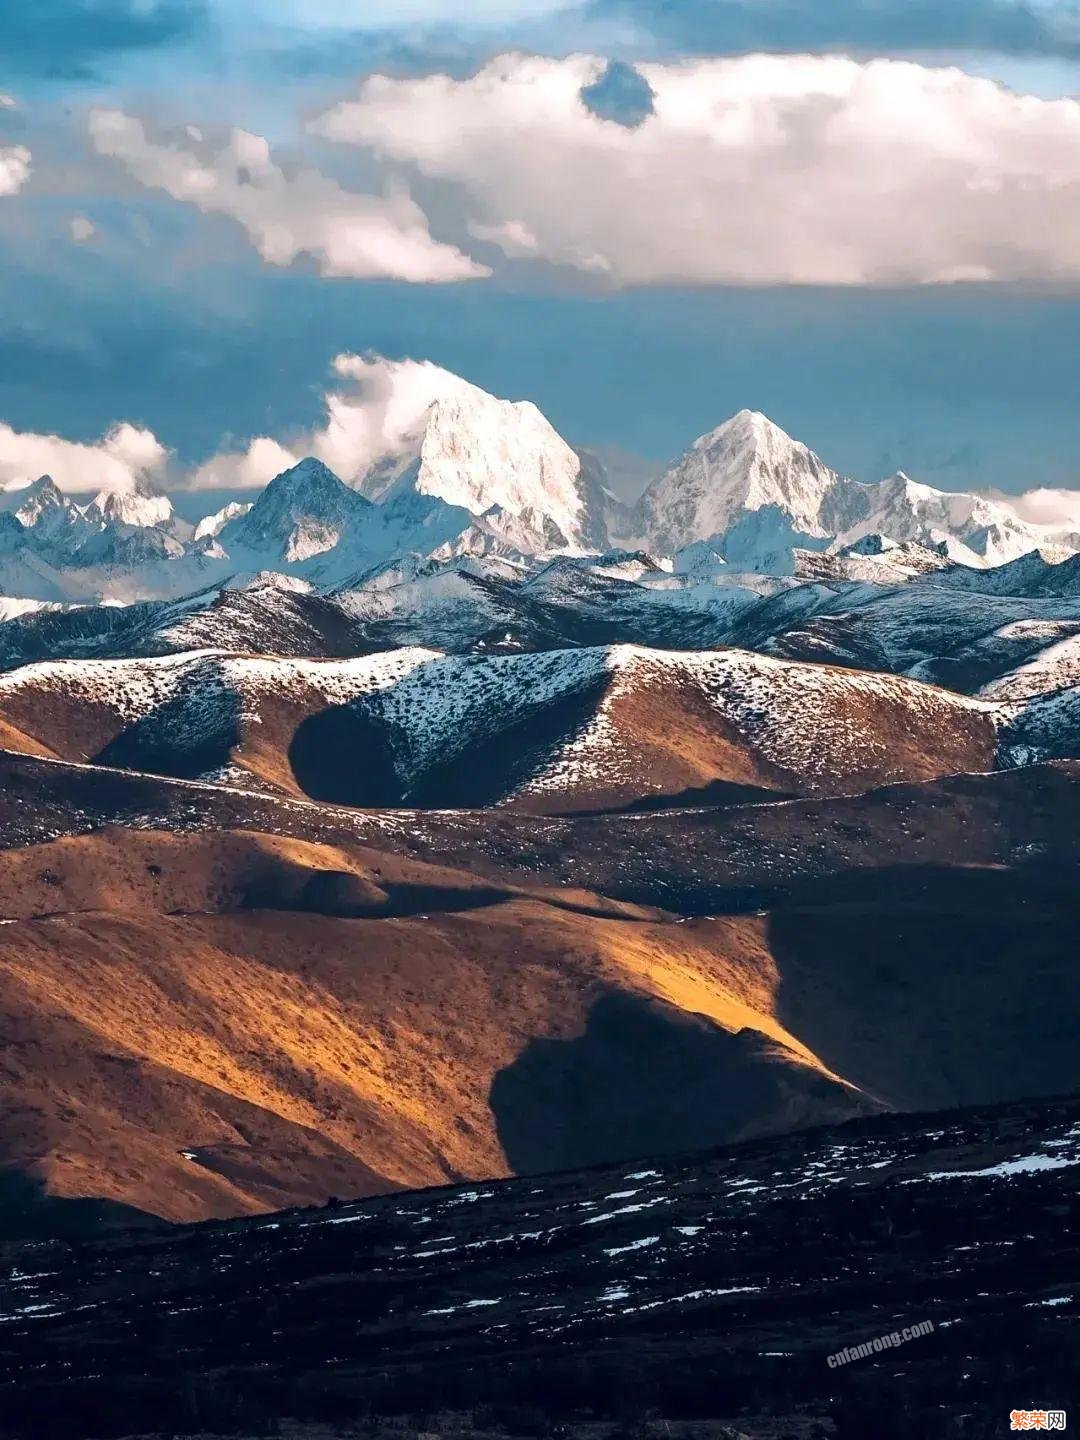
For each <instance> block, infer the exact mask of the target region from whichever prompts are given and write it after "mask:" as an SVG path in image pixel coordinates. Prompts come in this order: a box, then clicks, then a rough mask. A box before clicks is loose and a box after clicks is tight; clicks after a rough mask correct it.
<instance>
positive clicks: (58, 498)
mask: <svg viewBox="0 0 1080 1440" xmlns="http://www.w3.org/2000/svg"><path fill="white" fill-rule="evenodd" d="M5 498H6V499H7V505H6V506H5V509H9V510H10V511H11V512H12V514H13V515H14V516H15V517H16V519H17V520H20V521H21V522H22V523H23V524H24V525H25V526H27V528H29V527H31V526H33V525H36V524H37V523H38V521H39V520H40V519H41V518H42V517H43V516H45V515H47V514H49V513H50V512H52V511H56V510H74V508H75V507H74V505H73V504H72V502H71V501H70V500H69V499H68V498H67V496H66V495H65V494H64V493H63V492H62V491H61V490H60V488H59V487H58V486H57V484H56V481H55V480H54V479H53V478H52V476H51V475H42V476H40V477H39V479H37V480H35V481H33V483H32V484H30V485H27V486H25V487H24V488H23V489H21V490H15V491H13V492H11V493H10V494H9V495H8V496H7V497H5Z"/></svg>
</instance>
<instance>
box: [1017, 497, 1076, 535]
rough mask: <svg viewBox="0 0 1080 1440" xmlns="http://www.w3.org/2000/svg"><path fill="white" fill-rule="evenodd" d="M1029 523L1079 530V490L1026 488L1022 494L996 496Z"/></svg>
mask: <svg viewBox="0 0 1080 1440" xmlns="http://www.w3.org/2000/svg"><path fill="white" fill-rule="evenodd" d="M997 498H999V499H1001V500H1004V502H1005V503H1006V504H1007V505H1010V506H1011V507H1012V508H1013V509H1014V510H1015V511H1016V513H1017V515H1019V517H1020V519H1021V520H1026V521H1027V523H1028V524H1029V525H1045V526H1047V527H1048V528H1049V529H1051V530H1080V490H1053V489H1048V488H1043V489H1039V490H1027V491H1025V492H1024V494H1023V495H1003V496H999V497H997Z"/></svg>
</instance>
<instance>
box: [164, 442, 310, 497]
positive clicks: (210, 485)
mask: <svg viewBox="0 0 1080 1440" xmlns="http://www.w3.org/2000/svg"><path fill="white" fill-rule="evenodd" d="M302 458H303V457H302V455H301V454H299V453H298V452H297V451H295V450H289V449H286V447H285V446H284V445H282V444H280V443H279V442H278V441H277V440H272V439H270V438H269V437H268V436H266V435H260V436H259V437H258V438H257V439H255V440H252V441H251V442H250V444H249V445H248V446H247V448H246V449H245V450H241V451H234V452H230V451H223V452H222V453H221V454H220V455H214V456H213V457H212V458H211V459H209V460H206V461H204V462H203V463H202V464H201V465H199V466H198V467H197V468H196V469H195V470H194V471H193V472H192V473H191V475H190V476H189V477H188V480H187V488H188V489H190V490H257V489H260V488H261V487H262V486H263V485H265V484H266V482H267V481H268V480H272V479H273V478H274V476H275V475H280V474H281V472H282V471H283V470H289V469H291V468H292V466H293V465H295V464H296V462H297V461H298V460H300V459H302Z"/></svg>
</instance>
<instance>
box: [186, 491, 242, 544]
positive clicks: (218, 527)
mask: <svg viewBox="0 0 1080 1440" xmlns="http://www.w3.org/2000/svg"><path fill="white" fill-rule="evenodd" d="M250 509H251V503H250V502H248V503H246V504H245V503H243V502H241V501H239V500H230V501H229V503H228V504H227V505H223V506H222V507H221V509H220V510H215V511H214V513H213V514H212V515H204V516H203V518H202V519H201V520H200V521H199V523H198V524H197V525H196V526H195V530H194V533H193V534H192V537H191V538H192V539H193V540H207V539H213V538H214V536H216V535H218V534H220V533H221V531H222V530H224V528H225V526H226V525H227V524H228V523H229V521H230V520H236V519H237V518H238V517H239V516H241V515H246V514H247V513H248V511H249V510H250Z"/></svg>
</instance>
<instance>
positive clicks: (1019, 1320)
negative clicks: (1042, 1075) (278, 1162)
mask: <svg viewBox="0 0 1080 1440" xmlns="http://www.w3.org/2000/svg"><path fill="white" fill-rule="evenodd" d="M1078 1167H1080V1098H1070V1099H1061V1100H1052V1101H1039V1102H1031V1103H1014V1104H1009V1105H1004V1106H997V1107H993V1108H983V1109H976V1110H966V1111H949V1112H943V1113H939V1114H934V1115H914V1116H913V1115H906V1116H883V1117H877V1118H874V1119H870V1120H858V1121H852V1122H849V1123H848V1124H846V1125H841V1126H834V1127H831V1128H826V1129H820V1130H813V1131H804V1132H801V1133H798V1134H794V1135H787V1136H783V1137H781V1138H778V1139H771V1140H764V1141H755V1142H751V1143H748V1144H743V1145H739V1146H733V1147H727V1148H725V1149H722V1150H718V1151H713V1152H709V1153H705V1154H698V1155H693V1156H689V1157H681V1158H679V1159H677V1160H675V1161H672V1160H670V1159H668V1160H664V1161H656V1162H653V1163H649V1162H644V1161H643V1162H638V1163H625V1162H624V1163H622V1164H621V1165H617V1166H608V1167H604V1168H598V1169H593V1170H587V1171H579V1172H574V1173H566V1174H559V1175H552V1176H544V1177H539V1178H536V1177H529V1178H525V1179H518V1180H511V1181H506V1182H501V1183H489V1184H484V1185H480V1186H472V1187H469V1188H463V1187H458V1188H447V1189H440V1190H430V1191H423V1192H413V1193H411V1194H398V1195H393V1196H386V1197H382V1198H379V1199H376V1200H369V1201H365V1202H362V1203H357V1204H352V1205H330V1206H327V1207H325V1208H323V1209H320V1210H297V1211H291V1212H281V1213H278V1214H276V1215H273V1216H270V1217H267V1218H265V1219H255V1220H244V1221H233V1222H227V1223H213V1224H205V1225H199V1226H185V1227H178V1228H175V1229H169V1230H165V1231H154V1232H129V1233H127V1234H123V1235H120V1236H114V1237H113V1238H111V1239H106V1240H100V1241H84V1242H82V1243H77V1244H73V1243H70V1242H64V1241H48V1242H42V1243H37V1244H23V1245H17V1246H16V1245H12V1246H8V1247H6V1249H5V1251H4V1253H3V1281H2V1291H3V1293H2V1295H0V1374H2V1380H0V1435H3V1436H5V1437H9V1440H31V1437H32V1440H45V1437H48V1440H75V1437H78V1440H85V1437H91V1436H93V1437H116V1436H128V1435H136V1434H138V1435H142V1434H154V1435H165V1434H168V1435H173V1436H180V1435H194V1434H207V1433H213V1434H230V1435H246V1436H255V1435H269V1434H280V1435H301V1434H305V1433H312V1432H308V1431H306V1430H305V1428H304V1427H305V1425H307V1424H316V1423H324V1424H328V1425H330V1426H332V1427H333V1429H332V1430H331V1431H330V1432H329V1433H331V1434H334V1435H346V1434H348V1435H352V1434H361V1433H365V1434H377V1433H379V1431H380V1427H382V1426H384V1425H386V1424H391V1423H393V1424H397V1425H402V1424H406V1425H408V1426H410V1427H412V1428H413V1429H418V1430H421V1431H435V1432H441V1431H443V1430H444V1429H445V1428H446V1427H447V1420H446V1416H447V1414H448V1413H453V1414H456V1415H457V1416H458V1417H459V1421H460V1418H461V1417H462V1416H464V1417H466V1419H467V1423H468V1424H470V1425H475V1429H476V1431H477V1432H478V1433H486V1432H488V1431H490V1432H491V1433H493V1434H494V1433H501V1434H504V1435H506V1434H509V1435H542V1434H545V1433H547V1432H548V1430H549V1429H550V1428H551V1427H555V1426H563V1427H566V1431H564V1433H566V1432H568V1433H571V1434H573V1435H577V1434H579V1433H580V1434H582V1435H590V1436H594V1437H608V1436H611V1435H613V1434H619V1435H626V1434H636V1435H649V1434H652V1433H655V1434H657V1435H681V1434H686V1435H711V1436H720V1435H743V1436H749V1437H752V1440H758V1437H769V1440H780V1437H783V1436H795V1437H811V1436H815V1435H818V1436H826V1435H831V1436H836V1437H840V1440H845V1437H852V1440H854V1437H858V1440H868V1437H874V1440H890V1437H894V1436H895V1437H901V1436H903V1437H905V1440H908V1437H914V1436H919V1437H921V1436H929V1435H943V1436H956V1437H968V1440H970V1437H982V1436H990V1435H995V1436H996V1435H999V1434H1001V1433H1003V1432H1005V1433H1007V1431H1008V1425H1009V1420H1008V1416H1009V1411H1010V1410H1012V1409H1017V1408H1023V1409H1029V1408H1032V1407H1036V1408H1039V1409H1047V1410H1049V1409H1064V1410H1068V1409H1069V1408H1070V1403H1069V1402H1070V1400H1071V1401H1073V1402H1075V1399H1076V1391H1075V1383H1074V1382H1075V1377H1076V1375H1077V1374H1078V1373H1080V1366H1078V1355H1077V1350H1078V1338H1080V1324H1078V1321H1080V1259H1078V1256H1077V1253H1076V1250H1075V1248H1074V1246H1073V1242H1072V1239H1071V1235H1070V1231H1071V1230H1072V1229H1074V1228H1075V1220H1076V1216H1077V1211H1078V1205H1077V1199H1076V1193H1075V1187H1076V1178H1077V1175H1078V1174H1080V1168H1078ZM926 1322H930V1324H931V1325H932V1327H933V1329H932V1331H930V1332H929V1333H925V1334H922V1335H920V1336H919V1337H918V1338H912V1339H910V1340H909V1341H908V1342H907V1343H904V1344H901V1345H899V1346H886V1347H885V1348H883V1349H881V1351H880V1352H874V1353H872V1354H870V1355H869V1356H866V1357H864V1358H858V1359H854V1360H852V1361H851V1362H850V1363H848V1364H845V1365H841V1366H837V1367H830V1365H829V1364H828V1357H829V1356H830V1355H835V1354H836V1353H837V1352H840V1351H843V1350H845V1349H850V1348H852V1347H855V1346H858V1345H863V1344H866V1343H868V1342H871V1341H873V1340H874V1339H875V1338H876V1337H883V1336H889V1335H892V1334H893V1333H894V1332H895V1333H899V1332H901V1331H903V1330H905V1329H909V1330H910V1329H913V1328H914V1327H916V1326H925V1325H926ZM1070 1386H1072V1391H1071V1394H1070V1393H1069V1389H1070ZM283 1417H288V1419H287V1420H284V1419H283ZM404 1417H408V1419H407V1420H405V1419H404ZM650 1417H652V1418H650ZM702 1421H712V1422H715V1423H714V1424H711V1425H709V1426H707V1427H705V1428H704V1429H702V1428H701V1427H700V1425H699V1423H698V1422H702ZM691 1422H693V1423H691ZM721 1422H723V1425H722V1424H721ZM665 1425H666V1428H665ZM679 1426H683V1427H684V1428H683V1429H682V1430H680V1429H679V1428H678V1427H679ZM725 1426H731V1427H733V1428H731V1429H730V1430H729V1429H726V1428H724V1427H725ZM365 1427H366V1428H365ZM321 1433H323V1434H325V1433H326V1432H321ZM398 1433H401V1432H400V1431H399V1432H398Z"/></svg>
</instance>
